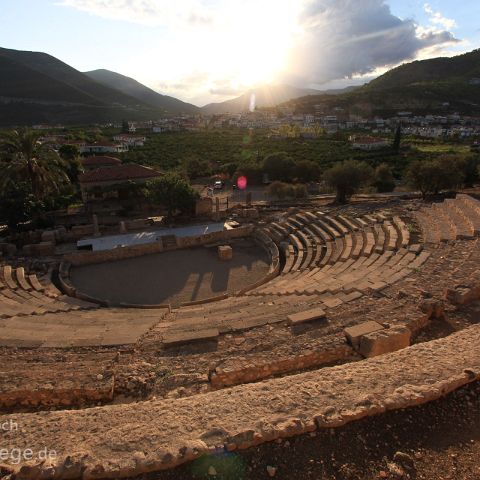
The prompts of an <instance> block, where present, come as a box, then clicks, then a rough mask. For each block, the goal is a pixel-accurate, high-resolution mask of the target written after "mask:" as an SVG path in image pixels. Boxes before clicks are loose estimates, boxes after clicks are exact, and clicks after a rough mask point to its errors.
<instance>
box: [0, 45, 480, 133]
mask: <svg viewBox="0 0 480 480" xmlns="http://www.w3.org/2000/svg"><path fill="white" fill-rule="evenodd" d="M479 78H480V50H474V51H472V52H470V53H467V54H464V55H459V56H456V57H451V58H435V59H430V60H422V61H416V62H412V63H408V64H404V65H402V66H400V67H397V68H394V69H392V70H390V71H388V72H387V73H385V74H384V75H382V76H380V77H378V78H376V79H375V80H372V81H371V82H370V83H368V84H366V85H364V86H362V87H349V88H347V89H344V90H330V91H319V90H312V89H304V88H297V87H293V86H288V85H273V86H272V85H270V86H260V87H257V88H255V89H252V90H249V91H248V92H245V93H244V94H243V95H240V96H239V97H237V98H234V99H231V100H227V101H225V102H219V103H211V104H208V105H205V106H204V107H201V108H200V107H197V106H195V105H192V104H190V103H186V102H182V101H181V100H178V99H176V98H174V97H170V96H167V95H162V94H160V93H158V92H156V91H154V90H152V89H150V88H148V87H146V86H145V85H142V84H141V83H139V82H138V81H136V80H134V79H133V78H130V77H126V76H124V75H121V74H119V73H116V72H111V71H109V70H105V69H100V70H93V71H90V72H83V73H82V72H80V71H78V70H76V69H75V68H73V67H71V66H69V65H67V64H66V63H64V62H62V61H61V60H58V59H57V58H55V57H53V56H51V55H48V54H46V53H42V52H29V51H21V50H11V49H6V48H0V125H15V124H34V123H66V124H74V123H76V124H81V123H96V122H108V121H119V120H122V119H129V120H153V119H156V118H159V117H160V116H163V115H165V114H180V113H186V114H221V113H227V112H229V113H239V112H242V111H248V110H249V109H250V107H251V106H252V98H254V99H255V101H254V105H255V107H258V108H262V107H274V106H277V105H279V104H284V105H289V106H292V107H293V108H294V109H295V110H296V111H297V112H310V111H314V110H315V108H316V106H318V105H321V106H322V107H323V108H324V109H325V110H326V111H330V110H335V109H336V110H338V109H339V108H340V109H341V110H343V111H346V112H348V113H357V114H360V115H388V114H393V113H395V112H397V111H398V110H409V111H412V112H418V113H427V112H428V113H434V112H442V111H445V109H446V108H448V109H454V110H456V111H459V112H461V113H470V114H474V113H475V114H480V80H479ZM253 94H254V95H253Z"/></svg>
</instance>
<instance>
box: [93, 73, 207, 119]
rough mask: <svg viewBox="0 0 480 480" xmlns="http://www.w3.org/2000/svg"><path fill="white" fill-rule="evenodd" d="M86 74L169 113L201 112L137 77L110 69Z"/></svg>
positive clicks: (96, 80)
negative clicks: (163, 93)
mask: <svg viewBox="0 0 480 480" xmlns="http://www.w3.org/2000/svg"><path fill="white" fill-rule="evenodd" d="M85 75H86V76H87V77H89V78H91V79H92V80H94V81H95V82H98V83H101V84H102V85H105V86H106V87H109V88H113V89H115V90H118V91H120V92H122V93H124V94H125V95H128V96H129V97H133V98H136V99H137V100H138V101H140V102H142V103H143V104H145V105H150V106H152V107H154V108H159V109H161V110H165V111H167V112H169V113H200V108H199V107H197V106H195V105H192V104H191V103H186V102H182V101H181V100H178V99H177V98H174V97H169V96H168V95H161V94H160V93H158V92H156V91H155V90H152V89H151V88H148V87H146V86H145V85H143V84H141V83H140V82H137V81H136V80H135V79H133V78H130V77H126V76H125V75H121V74H120V73H116V72H112V71H110V70H105V69H100V70H92V71H91V72H85Z"/></svg>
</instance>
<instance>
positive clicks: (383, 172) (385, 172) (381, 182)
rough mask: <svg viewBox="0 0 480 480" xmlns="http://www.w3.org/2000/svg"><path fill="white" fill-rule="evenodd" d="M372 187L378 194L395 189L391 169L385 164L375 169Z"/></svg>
mask: <svg viewBox="0 0 480 480" xmlns="http://www.w3.org/2000/svg"><path fill="white" fill-rule="evenodd" d="M373 186H374V187H375V188H376V190H377V192H378V193H385V192H393V190H394V189H395V180H394V178H393V174H392V169H391V167H390V166H389V165H387V164H386V163H381V164H380V165H379V166H378V167H377V168H376V169H375V173H374V176H373Z"/></svg>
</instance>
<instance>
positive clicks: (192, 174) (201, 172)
mask: <svg viewBox="0 0 480 480" xmlns="http://www.w3.org/2000/svg"><path fill="white" fill-rule="evenodd" d="M185 170H186V172H187V175H188V178H190V179H194V178H199V177H209V176H210V175H211V174H212V167H211V166H210V163H209V162H208V161H207V160H200V159H199V158H196V157H192V158H188V159H187V160H185Z"/></svg>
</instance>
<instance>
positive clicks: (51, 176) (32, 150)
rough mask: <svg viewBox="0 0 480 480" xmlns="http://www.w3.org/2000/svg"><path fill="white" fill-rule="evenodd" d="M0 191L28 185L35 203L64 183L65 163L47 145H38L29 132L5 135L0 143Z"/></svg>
mask: <svg viewBox="0 0 480 480" xmlns="http://www.w3.org/2000/svg"><path fill="white" fill-rule="evenodd" d="M0 148H1V150H2V163H1V165H0V191H1V192H6V191H8V190H9V189H10V188H11V187H13V186H14V185H15V184H16V183H17V182H28V183H29V185H30V188H31V192H32V194H33V196H34V197H35V199H36V200H41V199H42V198H44V197H46V196H47V195H48V194H49V193H51V192H57V191H58V190H59V189H60V187H61V185H62V184H65V183H68V176H67V174H66V171H65V162H64V161H63V160H62V159H61V158H60V156H59V155H58V154H57V153H56V152H55V150H53V148H52V147H51V146H50V145H48V144H41V143H40V142H39V134H38V133H37V132H34V131H32V130H14V131H12V132H7V133H6V134H4V135H3V137H2V138H1V140H0Z"/></svg>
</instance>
